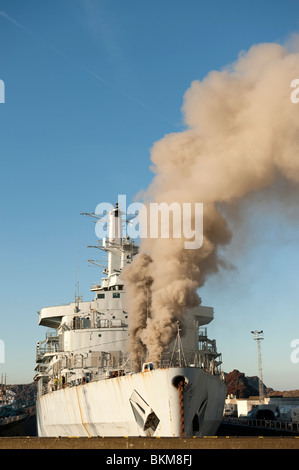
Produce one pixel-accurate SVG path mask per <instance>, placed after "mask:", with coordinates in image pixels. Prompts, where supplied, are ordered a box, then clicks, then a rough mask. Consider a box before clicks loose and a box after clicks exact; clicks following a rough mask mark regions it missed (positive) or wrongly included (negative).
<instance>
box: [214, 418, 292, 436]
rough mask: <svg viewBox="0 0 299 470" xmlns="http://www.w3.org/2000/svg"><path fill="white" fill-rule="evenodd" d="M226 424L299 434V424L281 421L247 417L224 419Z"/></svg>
mask: <svg viewBox="0 0 299 470" xmlns="http://www.w3.org/2000/svg"><path fill="white" fill-rule="evenodd" d="M223 421H224V422H226V423H228V424H232V425H236V426H240V425H241V426H246V427H254V428H260V429H271V430H275V431H278V432H279V431H281V432H283V431H284V432H288V433H290V434H291V433H292V434H299V423H297V422H292V421H287V420H285V421H284V420H279V419H252V418H247V417H246V416H245V417H239V418H233V417H224V419H223Z"/></svg>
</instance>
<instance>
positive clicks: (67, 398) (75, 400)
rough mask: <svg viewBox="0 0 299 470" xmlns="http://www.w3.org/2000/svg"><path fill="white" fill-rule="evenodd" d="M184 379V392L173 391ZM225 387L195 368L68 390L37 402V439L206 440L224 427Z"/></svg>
mask: <svg viewBox="0 0 299 470" xmlns="http://www.w3.org/2000/svg"><path fill="white" fill-rule="evenodd" d="M182 377H184V378H185V386H184V389H183V391H180V389H179V388H178V387H177V385H178V382H179V378H182ZM225 396H226V386H225V384H224V382H223V381H222V380H221V379H220V378H219V377H217V376H214V375H212V374H209V373H207V372H205V371H204V370H203V369H200V368H195V367H183V368H179V367H176V368H166V369H155V370H152V371H148V372H140V373H136V374H129V375H125V376H122V377H117V378H112V379H106V380H98V381H94V382H90V383H87V384H84V385H78V386H73V387H66V388H62V389H60V390H56V391H53V392H49V393H47V394H45V395H42V396H40V397H39V398H38V400H37V426H38V435H39V436H41V437H51V436H82V437H84V436H87V437H88V436H91V437H95V436H122V437H123V436H157V437H178V436H182V435H184V436H194V435H195V436H207V435H215V433H216V432H217V429H218V427H219V425H220V423H221V421H222V417H223V409H224V401H225Z"/></svg>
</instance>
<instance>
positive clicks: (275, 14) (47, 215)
mask: <svg viewBox="0 0 299 470" xmlns="http://www.w3.org/2000/svg"><path fill="white" fill-rule="evenodd" d="M0 11H1V14H0V79H2V80H3V81H4V83H5V103H4V104H0V123H1V127H0V156H1V160H0V162H1V186H0V215H1V232H0V240H1V248H0V266H1V270H0V286H1V292H2V296H1V309H0V321H1V323H0V338H1V339H2V340H3V341H4V343H5V363H4V364H0V373H6V374H7V380H8V382H9V383H23V382H31V381H32V378H33V376H34V366H35V346H36V342H37V341H38V340H40V339H43V337H44V334H45V331H44V328H42V327H38V326H37V319H38V316H37V313H36V312H37V311H38V310H39V309H40V308H42V307H43V306H49V305H58V304H60V303H68V302H69V301H72V300H73V298H74V291H75V281H76V265H77V259H78V257H79V264H80V291H81V293H83V297H84V298H85V299H91V298H92V296H91V295H90V293H89V287H90V284H91V283H93V282H95V281H97V280H98V279H99V277H100V273H98V272H97V270H96V269H95V268H92V267H88V263H87V259H88V258H92V257H95V256H96V254H95V253H93V252H92V251H91V250H88V249H87V248H86V245H87V244H94V243H95V241H96V239H95V233H94V225H93V223H92V221H91V220H90V219H88V218H84V217H82V216H80V211H94V210H95V207H96V205H97V204H98V203H100V202H104V201H105V202H106V201H107V202H115V201H116V200H117V196H118V194H126V195H127V199H128V202H129V203H130V202H131V201H132V200H133V198H134V197H135V195H136V194H137V193H138V192H139V191H140V190H142V189H145V188H146V187H147V186H148V185H149V183H150V182H151V180H152V178H153V174H152V172H151V170H150V165H151V162H150V149H151V147H152V145H153V144H154V142H156V141H157V140H159V139H160V138H162V137H163V136H164V135H165V134H168V133H170V132H177V131H178V130H179V129H180V128H181V127H182V126H183V124H182V113H181V107H182V103H183V96H184V93H185V91H186V90H187V89H188V88H189V86H190V84H191V82H192V81H193V80H201V79H202V78H204V77H205V76H206V75H207V74H208V73H209V71H210V70H214V69H221V68H222V67H224V66H225V65H227V64H229V63H231V62H233V61H235V60H236V59H237V57H238V54H239V52H240V51H242V50H248V49H249V48H250V47H251V45H253V44H257V43H261V42H279V43H284V42H285V41H286V40H287V39H288V38H289V36H290V35H291V34H292V33H296V32H298V30H299V7H298V3H297V2H295V1H292V0H289V1H288V3H287V6H286V4H285V2H283V1H280V0H277V1H275V2H272V1H270V0H265V1H263V2H258V1H255V0H254V1H251V2H238V1H226V2H223V1H220V0H218V1H213V2H205V1H201V0H187V1H184V2H183V1H178V0H163V1H162V2H161V1H160V2H158V1H156V0H153V1H151V2H145V1H140V0H139V1H135V0H128V1H126V2H125V1H123V0H115V1H113V2H112V1H108V0H106V1H104V0H103V1H102V0H101V1H96V0H59V1H58V0H52V1H51V2H50V1H43V2H40V1H38V0H27V1H26V2H24V1H23V0H1V1H0ZM298 74H299V71H298ZM294 78H295V77H294ZM297 78H298V77H297ZM298 113H299V107H298ZM298 118H299V114H298ZM272 209H273V210H266V212H265V207H264V205H263V204H259V201H257V203H256V205H255V207H254V209H252V208H251V209H248V210H247V211H246V217H245V220H246V224H245V225H244V226H243V227H239V230H238V233H237V236H236V238H235V239H234V241H233V242H232V244H231V246H230V247H229V248H228V249H227V250H226V252H225V256H227V257H228V258H229V260H230V261H232V263H233V264H234V266H235V269H233V270H231V271H229V272H225V273H223V272H222V273H220V274H219V275H218V276H215V277H213V278H211V279H210V281H209V283H208V284H207V285H206V286H205V287H204V289H203V291H202V297H203V303H204V304H207V305H211V306H213V307H214V309H215V320H214V322H213V323H212V324H211V325H210V327H209V331H210V335H211V336H212V337H214V338H215V339H216V340H217V344H218V349H219V350H220V351H221V352H222V355H223V370H224V371H226V372H229V371H231V370H233V369H234V368H236V369H239V370H240V371H242V372H244V373H245V374H246V375H257V352H256V344H255V342H254V341H253V339H252V337H251V333H250V331H251V330H255V329H263V330H264V332H265V339H264V341H263V343H262V357H263V374H264V382H265V383H266V385H267V386H270V387H273V388H276V389H280V390H283V389H285V390H286V389H295V388H298V389H299V364H293V363H292V362H291V361H290V354H291V351H292V350H291V348H290V343H291V341H292V340H293V339H295V338H297V337H298V338H299V320H298V305H299V302H298V301H299V294H298V277H299V250H298V248H299V236H298V233H299V232H298V228H299V224H298V222H297V220H298V210H297V211H296V207H292V208H290V213H291V216H290V214H287V215H281V213H280V212H279V211H276V210H275V208H272ZM249 227H250V231H249ZM245 234H246V235H247V236H245ZM248 234H249V235H248ZM244 239H245V248H244ZM78 253H79V255H78Z"/></svg>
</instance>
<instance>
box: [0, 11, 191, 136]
mask: <svg viewBox="0 0 299 470" xmlns="http://www.w3.org/2000/svg"><path fill="white" fill-rule="evenodd" d="M0 16H2V17H3V18H5V19H6V20H8V21H10V22H11V23H12V24H14V25H15V26H17V27H18V28H20V29H22V30H23V31H25V32H26V33H27V34H30V35H31V36H33V37H34V38H36V39H38V40H39V42H42V43H43V44H44V45H45V46H46V47H47V48H48V49H50V50H51V51H53V52H55V53H56V54H58V55H60V56H62V57H64V58H65V59H67V60H69V61H71V62H73V63H74V64H75V65H76V66H78V67H80V68H81V69H82V70H85V72H87V73H88V74H89V75H91V76H92V77H94V78H95V79H96V80H98V81H101V82H102V83H104V84H105V85H106V86H108V87H110V88H112V89H113V90H114V91H116V92H117V93H119V94H121V95H123V96H124V97H125V98H127V99H129V100H130V101H132V102H134V103H136V104H137V105H139V106H140V107H142V108H144V109H145V110H147V111H149V112H150V113H152V114H155V115H156V116H158V117H160V118H161V119H162V120H164V121H167V122H168V124H170V125H171V126H174V127H176V128H177V129H179V130H181V131H182V130H183V128H182V127H180V126H179V125H178V124H176V123H174V122H172V121H171V120H169V119H168V118H167V117H165V116H163V115H162V114H160V113H159V112H157V111H155V110H154V109H152V108H150V107H149V106H147V105H146V104H145V103H143V102H142V101H140V100H138V99H136V98H134V97H133V96H132V95H130V94H128V93H126V92H125V91H124V90H122V89H120V88H118V87H117V86H115V85H113V84H112V83H111V82H108V81H107V80H105V79H104V78H103V77H102V76H101V75H99V74H97V73H96V72H94V71H92V70H90V69H89V68H88V67H86V66H85V65H83V64H79V63H78V62H76V61H74V60H73V59H72V58H70V57H69V56H68V55H66V54H65V53H64V52H61V51H60V50H58V49H56V48H55V47H53V46H52V45H51V44H49V43H47V42H45V41H44V40H41V39H40V37H39V36H37V35H36V34H35V33H33V32H32V31H30V30H29V29H27V28H26V27H25V26H23V25H22V24H21V23H19V22H18V21H16V20H15V19H14V18H12V17H11V16H9V15H8V14H7V13H6V12H5V11H0Z"/></svg>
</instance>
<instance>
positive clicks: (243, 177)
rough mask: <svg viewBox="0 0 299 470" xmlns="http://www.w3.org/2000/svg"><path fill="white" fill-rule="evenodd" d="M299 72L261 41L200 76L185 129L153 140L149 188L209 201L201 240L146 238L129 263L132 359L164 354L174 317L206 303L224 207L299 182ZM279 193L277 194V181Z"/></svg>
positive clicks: (295, 61) (298, 58) (157, 197)
mask: <svg viewBox="0 0 299 470" xmlns="http://www.w3.org/2000/svg"><path fill="white" fill-rule="evenodd" d="M297 50H298V49H297ZM298 75H299V54H298V53H297V52H294V51H293V52H290V51H289V50H288V49H287V48H286V47H283V46H281V45H278V44H260V45H255V46H253V47H252V48H251V49H250V50H249V51H248V52H247V53H242V54H240V56H239V58H238V60H237V61H236V62H235V63H233V64H232V65H230V66H229V67H226V68H224V69H223V70H221V71H212V72H211V73H209V74H208V75H207V76H206V77H205V78H204V79H203V80H202V81H194V82H193V83H192V84H191V86H190V88H189V89H188V90H187V92H186V93H185V96H184V103H183V113H184V120H185V124H186V130H184V131H182V132H178V133H173V134H169V135H166V136H165V137H164V138H162V139H161V140H160V141H158V142H156V143H155V144H154V145H153V148H152V151H151V160H152V163H153V170H154V173H155V176H154V179H153V181H152V184H151V185H150V187H149V188H148V190H147V192H146V198H147V200H148V201H154V202H158V203H160V202H166V203H168V204H170V203H172V202H178V203H180V204H182V203H186V202H190V203H196V202H201V203H203V204H204V206H203V207H204V216H203V217H204V221H203V245H202V246H201V247H200V248H198V249H185V247H184V240H183V239H175V238H170V239H162V238H156V239H151V238H145V239H143V240H142V242H141V247H140V253H139V254H138V255H137V256H136V257H135V259H134V261H133V262H132V264H131V265H129V266H128V267H127V268H126V269H125V270H124V271H123V274H122V277H123V279H124V282H125V286H126V296H127V302H128V308H129V315H130V330H131V333H130V338H131V353H132V358H133V360H135V361H138V360H140V358H141V357H143V356H144V355H145V352H146V351H147V352H148V358H149V359H150V360H152V361H154V362H156V361H159V358H160V356H161V354H162V353H163V351H165V350H166V349H167V347H168V346H169V344H170V342H171V340H172V339H173V338H174V335H175V334H176V331H177V325H176V321H178V320H179V321H182V322H183V318H184V312H185V311H186V310H187V309H189V308H191V307H195V306H197V305H199V304H200V302H201V299H200V297H199V295H198V289H199V288H200V287H201V286H203V285H204V283H205V282H206V280H207V278H208V276H209V275H211V274H213V273H216V272H217V271H218V270H219V268H220V266H222V265H223V264H225V261H224V260H223V259H221V257H220V255H219V251H220V249H221V248H222V247H225V246H226V245H227V244H229V243H230V241H231V238H232V235H233V234H231V232H230V228H229V221H228V220H226V219H225V218H224V215H223V213H224V211H221V208H223V207H224V206H226V207H228V206H234V205H238V204H239V203H240V201H242V200H243V199H244V198H246V197H247V196H249V195H251V194H253V193H254V192H257V191H260V190H265V189H266V188H272V190H273V188H275V185H276V183H277V181H279V179H280V178H281V177H283V178H286V179H287V180H288V181H290V182H292V184H294V183H296V184H297V183H298V182H299V104H298V105H296V104H294V103H293V102H292V101H291V99H290V95H291V92H292V89H291V88H290V83H291V82H292V80H294V79H295V78H298V77H297V76H298ZM277 188H279V185H278V184H277ZM273 193H275V194H276V197H278V198H279V191H278V189H277V191H276V192H274V191H273ZM226 213H229V211H226Z"/></svg>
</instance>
